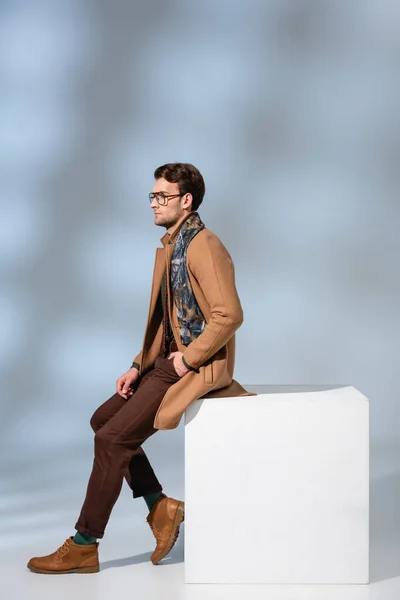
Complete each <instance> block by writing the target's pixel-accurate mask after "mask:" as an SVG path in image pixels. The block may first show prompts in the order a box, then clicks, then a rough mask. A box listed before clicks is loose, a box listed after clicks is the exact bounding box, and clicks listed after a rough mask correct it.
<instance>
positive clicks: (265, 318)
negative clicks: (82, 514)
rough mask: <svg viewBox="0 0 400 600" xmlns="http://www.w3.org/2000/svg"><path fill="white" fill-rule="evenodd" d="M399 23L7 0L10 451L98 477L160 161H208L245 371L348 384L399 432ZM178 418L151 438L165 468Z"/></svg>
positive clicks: (343, 12) (223, 2)
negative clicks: (99, 418) (68, 462)
mask: <svg viewBox="0 0 400 600" xmlns="http://www.w3.org/2000/svg"><path fill="white" fill-rule="evenodd" d="M399 18H400V7H399V4H398V2H396V1H395V0H379V1H378V0H377V1H373V0H364V1H362V2H361V1H359V2H357V1H352V2H349V1H348V0H332V1H322V0H318V1H317V0H315V1H311V0H308V1H306V0H292V1H287V0H275V1H274V0H268V1H267V0H259V1H256V0H247V1H246V2H237V1H228V0H217V1H215V0H202V1H201V2H199V1H197V2H195V1H194V0H175V1H168V2H161V1H156V0H147V1H146V2H134V1H127V0H126V1H121V0H113V1H111V0H108V1H106V0H102V1H96V2H95V1H93V2H89V1H82V0H65V1H62V0H58V1H57V0H42V1H41V0H36V1H33V0H32V1H25V2H23V1H18V0H13V1H12V2H11V0H10V1H4V0H3V1H2V2H1V3H0V173H1V176H0V190H1V219H0V269H1V288H0V307H1V310H0V329H1V344H0V364H1V401H0V402H1V404H0V427H1V431H0V445H1V446H0V450H1V451H2V456H3V458H6V460H9V461H11V457H12V460H13V461H14V462H13V464H16V463H15V461H18V457H19V458H20V461H21V462H20V463H18V464H20V466H21V467H22V468H24V465H25V468H26V464H27V463H26V462H25V461H26V460H27V457H29V456H32V457H33V456H35V453H40V454H44V455H46V456H47V457H48V461H47V462H46V463H44V464H43V469H44V471H46V469H47V470H52V469H55V468H56V466H55V465H56V464H57V456H59V455H61V454H65V452H70V453H71V457H73V458H74V460H75V458H77V460H78V461H79V459H80V457H82V458H84V463H85V468H84V469H83V468H82V482H83V481H84V480H86V475H87V474H88V470H89V466H90V462H91V454H90V452H91V447H92V446H91V444H92V433H91V430H90V428H89V424H88V421H89V418H90V416H91V414H92V412H93V411H94V409H95V408H96V407H97V406H98V405H99V404H100V403H102V402H103V401H105V400H106V399H107V398H108V397H109V396H110V395H112V393H113V392H114V389H115V380H116V379H117V377H118V376H119V375H121V374H122V373H123V372H124V371H125V370H126V369H127V368H128V367H129V365H130V362H131V360H132V358H133V357H134V356H135V355H136V353H137V352H138V351H139V350H140V348H141V343H142V336H143V332H144V326H145V321H146V316H147V310H148V299H149V293H150V283H151V276H152V269H153V261H154V254H155V248H156V247H157V245H159V239H160V237H161V236H162V235H163V233H164V229H162V228H157V227H155V226H154V224H153V217H152V213H151V210H150V208H149V204H148V200H147V194H148V192H149V191H150V190H151V188H152V185H153V177H152V174H153V171H154V168H155V167H157V166H159V165H160V164H163V163H165V162H169V161H185V162H192V163H193V164H195V165H196V166H197V167H198V168H199V169H200V170H201V172H202V173H203V175H204V178H205V181H206V185H207V194H206V198H205V200H204V204H203V205H202V207H201V209H200V215H201V217H202V219H203V220H204V221H205V223H206V225H207V226H208V227H209V228H210V229H211V230H213V231H214V232H215V233H216V234H217V235H218V236H219V237H220V238H221V240H222V241H223V242H224V243H225V245H226V246H227V248H228V249H229V251H230V253H231V255H232V258H233V260H234V262H235V266H236V276H237V287H238V291H239V295H240V297H241V300H242V304H243V308H244V313H245V320H244V323H243V325H242V327H241V328H240V330H239V331H238V334H237V362H236V372H235V377H236V379H237V380H238V381H240V382H241V383H243V384H244V385H245V384H246V383H247V384H256V383H260V384H271V383H276V384H282V383H288V384H291V383H294V384H296V383H310V384H318V383H345V384H352V385H354V386H356V387H357V388H358V389H360V391H362V392H363V393H364V394H365V395H366V396H368V398H369V399H370V401H371V435H372V438H373V440H375V442H376V443H377V444H378V445H379V444H380V443H387V444H392V445H396V444H397V443H398V442H399V409H398V406H399V404H398V394H399V391H400V383H399V374H398V373H399V369H398V364H399V360H398V355H399V334H400V325H399V318H398V317H399V301H400V284H399V252H400V236H399V233H398V228H399V222H400V200H399V197H398V183H399V173H400V171H399V168H398V157H399V147H400V128H399V101H400V83H399V81H400V80H399V77H398V74H399V53H400V35H399V33H400V21H399ZM182 432H183V424H182V423H181V425H180V427H179V428H178V429H177V430H175V431H172V432H160V433H159V434H157V435H156V436H154V437H153V438H151V439H150V440H149V441H148V442H146V448H148V451H149V454H150V456H151V457H152V459H154V463H155V464H154V466H155V468H156V470H157V471H158V472H159V476H160V478H161V479H165V480H167V479H168V473H169V471H170V469H171V477H173V473H175V472H176V471H174V469H176V468H178V469H180V471H179V473H180V475H179V477H181V475H182V469H183V465H182V460H183V458H182V454H183V434H182ZM7 457H8V458H7ZM9 464H11V463H9ZM83 472H84V473H85V477H84V476H83ZM5 473H6V474H7V471H5ZM66 476H68V474H67V475H66ZM44 485H45V482H44Z"/></svg>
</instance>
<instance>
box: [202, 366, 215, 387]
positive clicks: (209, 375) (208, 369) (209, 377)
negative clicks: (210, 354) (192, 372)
mask: <svg viewBox="0 0 400 600" xmlns="http://www.w3.org/2000/svg"><path fill="white" fill-rule="evenodd" d="M213 381H214V379H213V365H212V362H210V363H208V364H206V365H204V383H207V384H208V385H209V384H210V383H213Z"/></svg>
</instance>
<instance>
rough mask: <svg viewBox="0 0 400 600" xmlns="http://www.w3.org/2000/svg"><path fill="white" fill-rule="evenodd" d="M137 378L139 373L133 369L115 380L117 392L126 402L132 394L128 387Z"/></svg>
mask: <svg viewBox="0 0 400 600" xmlns="http://www.w3.org/2000/svg"><path fill="white" fill-rule="evenodd" d="M138 377H139V371H138V370H137V369H136V368H135V367H133V368H132V369H129V371H127V372H126V373H124V374H123V375H121V377H118V379H117V392H118V394H119V395H120V396H122V397H123V398H125V400H128V398H130V397H131V396H132V394H133V389H132V388H131V387H130V386H131V385H132V384H133V383H135V381H136V380H137V379H138Z"/></svg>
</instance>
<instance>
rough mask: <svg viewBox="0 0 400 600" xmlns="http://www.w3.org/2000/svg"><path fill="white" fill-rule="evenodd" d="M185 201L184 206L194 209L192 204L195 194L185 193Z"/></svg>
mask: <svg viewBox="0 0 400 600" xmlns="http://www.w3.org/2000/svg"><path fill="white" fill-rule="evenodd" d="M183 203H184V208H188V209H189V210H193V209H192V205H193V196H192V194H185V198H184V200H183Z"/></svg>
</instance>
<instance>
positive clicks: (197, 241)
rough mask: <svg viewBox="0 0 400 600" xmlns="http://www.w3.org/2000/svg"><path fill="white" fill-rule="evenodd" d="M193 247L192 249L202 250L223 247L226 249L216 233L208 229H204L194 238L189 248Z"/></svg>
mask: <svg viewBox="0 0 400 600" xmlns="http://www.w3.org/2000/svg"><path fill="white" fill-rule="evenodd" d="M190 246H192V249H195V248H201V247H204V246H211V247H218V246H222V247H223V248H225V246H224V244H223V243H222V241H221V239H220V238H219V237H218V236H217V234H216V233H214V232H213V231H211V229H208V227H204V228H203V229H201V230H200V231H199V233H198V234H197V235H195V236H194V238H193V239H192V241H191V242H190V244H189V248H190Z"/></svg>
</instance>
